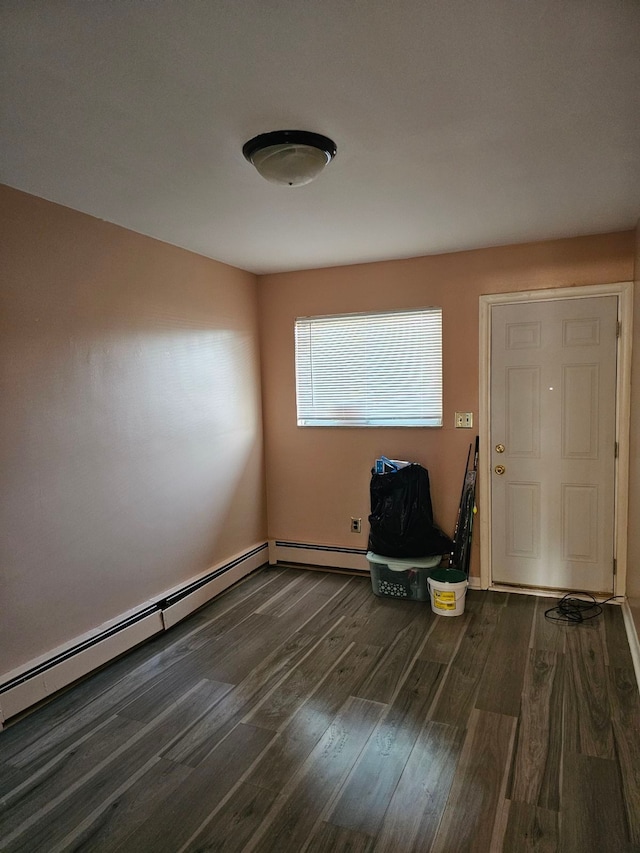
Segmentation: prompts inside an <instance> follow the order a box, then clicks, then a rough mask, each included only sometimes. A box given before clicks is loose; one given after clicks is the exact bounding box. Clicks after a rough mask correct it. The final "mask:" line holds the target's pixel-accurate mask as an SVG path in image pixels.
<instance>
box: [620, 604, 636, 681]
mask: <svg viewBox="0 0 640 853" xmlns="http://www.w3.org/2000/svg"><path fill="white" fill-rule="evenodd" d="M622 616H623V618H624V627H625V628H626V631H627V640H628V641H629V649H630V650H631V659H632V660H633V669H634V670H635V673H636V682H637V684H638V688H639V689H640V639H639V638H638V631H637V630H636V623H635V622H634V619H633V613H632V612H631V606H630V605H629V601H628V600H627V599H626V598H625V600H624V601H623V603H622Z"/></svg>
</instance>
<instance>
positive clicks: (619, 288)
mask: <svg viewBox="0 0 640 853" xmlns="http://www.w3.org/2000/svg"><path fill="white" fill-rule="evenodd" d="M595 296H617V297H618V322H619V330H620V334H619V336H618V351H617V370H616V441H617V443H618V457H617V459H616V465H615V487H614V495H615V498H614V501H615V506H614V519H615V520H614V540H613V548H614V559H615V561H616V573H615V576H614V579H613V594H614V595H625V594H626V585H627V524H628V508H629V427H630V414H631V347H632V333H633V282H632V281H619V282H614V283H612V284H593V285H585V286H579V287H578V286H576V287H561V288H554V289H552V290H523V291H519V292H516V293H492V294H487V295H485V296H481V297H480V312H479V320H480V353H479V373H480V377H479V378H480V387H479V418H478V420H479V429H478V433H479V435H480V461H479V464H478V474H479V484H478V489H479V499H480V510H481V512H480V518H479V522H480V586H481V588H482V589H501V588H504V589H511V590H512V587H501V586H500V584H494V583H493V578H492V562H491V560H492V556H491V442H490V439H491V312H492V309H493V306H494V305H511V304H513V303H514V302H546V301H557V300H560V299H590V298H593V297H595ZM534 589H535V588H533V587H532V588H527V590H526V591H527V592H532V591H533V590H534ZM540 591H541V592H543V591H542V590H540ZM545 592H546V593H547V594H552V593H549V592H548V591H545Z"/></svg>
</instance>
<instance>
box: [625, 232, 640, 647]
mask: <svg viewBox="0 0 640 853" xmlns="http://www.w3.org/2000/svg"><path fill="white" fill-rule="evenodd" d="M634 261H635V269H634V294H633V295H634V300H633V302H634V304H633V327H634V329H635V335H634V344H635V346H634V349H633V357H632V367H631V435H630V443H629V469H630V470H629V557H628V569H627V594H628V595H629V599H630V604H631V612H632V613H633V618H634V621H635V625H636V630H637V632H638V634H640V522H639V521H638V519H639V518H640V429H638V419H639V418H640V220H639V221H638V225H637V227H636V230H635V257H634Z"/></svg>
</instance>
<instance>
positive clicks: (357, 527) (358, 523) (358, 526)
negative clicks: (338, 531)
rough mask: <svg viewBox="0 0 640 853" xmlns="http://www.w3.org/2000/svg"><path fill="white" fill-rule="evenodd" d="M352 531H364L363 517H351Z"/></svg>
mask: <svg viewBox="0 0 640 853" xmlns="http://www.w3.org/2000/svg"><path fill="white" fill-rule="evenodd" d="M351 532H352V533H362V519H361V518H352V519H351Z"/></svg>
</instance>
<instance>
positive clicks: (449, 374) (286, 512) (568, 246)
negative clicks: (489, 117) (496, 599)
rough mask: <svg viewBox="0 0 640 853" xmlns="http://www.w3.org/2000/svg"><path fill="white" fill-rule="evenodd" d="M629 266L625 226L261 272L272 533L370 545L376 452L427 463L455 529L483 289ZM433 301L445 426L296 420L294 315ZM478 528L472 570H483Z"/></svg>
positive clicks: (589, 280) (610, 278)
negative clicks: (354, 529) (438, 319)
mask: <svg viewBox="0 0 640 853" xmlns="http://www.w3.org/2000/svg"><path fill="white" fill-rule="evenodd" d="M632 276H633V233H632V232H624V233H619V234H608V235H600V236H592V237H582V238H577V239H567V240H557V241H553V242H545V243H534V244H526V245H520V246H509V247H501V248H495V249H483V250H478V251H470V252H461V253H456V254H449V255H438V256H430V257H423V258H414V259H410V260H399V261H388V262H384V263H376V264H363V265H356V266H347V267H338V268H333V269H322V270H309V271H305V272H297V273H283V274H280V275H269V276H264V277H262V278H261V279H260V291H259V303H260V320H261V340H262V370H263V395H264V420H265V448H266V460H267V504H268V515H269V538H271V539H281V540H287V541H293V542H305V543H311V544H324V545H337V546H341V547H359V548H364V547H366V543H367V533H368V524H367V522H366V518H367V516H368V513H369V479H370V473H369V472H370V468H371V465H372V463H373V460H374V459H375V458H376V456H379V455H380V454H381V453H382V454H385V455H387V456H390V457H392V458H399V459H409V460H414V461H417V462H420V463H422V464H423V465H424V466H425V467H427V468H428V469H429V472H430V475H431V488H432V497H433V503H434V510H435V514H436V520H437V521H438V522H439V523H440V525H441V526H442V527H443V528H444V529H445V530H446V532H448V533H450V534H451V533H452V532H453V528H454V525H455V518H456V511H457V506H458V501H459V497H460V489H461V484H462V474H463V470H464V463H465V459H466V453H467V448H468V445H469V442H470V439H471V438H472V437H473V436H474V435H475V432H476V431H475V429H474V430H473V431H471V432H470V431H468V430H455V429H454V428H453V419H454V412H455V411H472V412H473V413H474V418H475V419H476V424H477V415H478V297H479V296H480V295H481V294H488V293H498V292H509V291H519V290H528V289H541V288H552V287H566V286H571V285H585V284H597V283H603V282H614V281H628V280H630V279H631V278H632ZM426 305H440V306H442V309H443V336H444V344H443V347H444V353H443V355H444V428H442V429H432V430H428V429H365V428H342V429H329V428H298V427H297V426H296V411H295V374H294V339H293V325H294V320H295V318H296V317H298V316H304V315H315V314H328V313H339V312H349V311H369V310H390V309H399V308H408V307H417V306H426ZM480 511H482V508H480ZM351 516H361V517H362V518H363V522H364V523H363V532H362V534H361V535H358V534H353V533H350V531H349V519H350V517H351ZM476 529H477V528H476ZM478 538H479V537H478V536H476V537H475V543H474V544H475V548H474V555H473V561H472V573H474V574H478V573H479V565H478Z"/></svg>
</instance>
